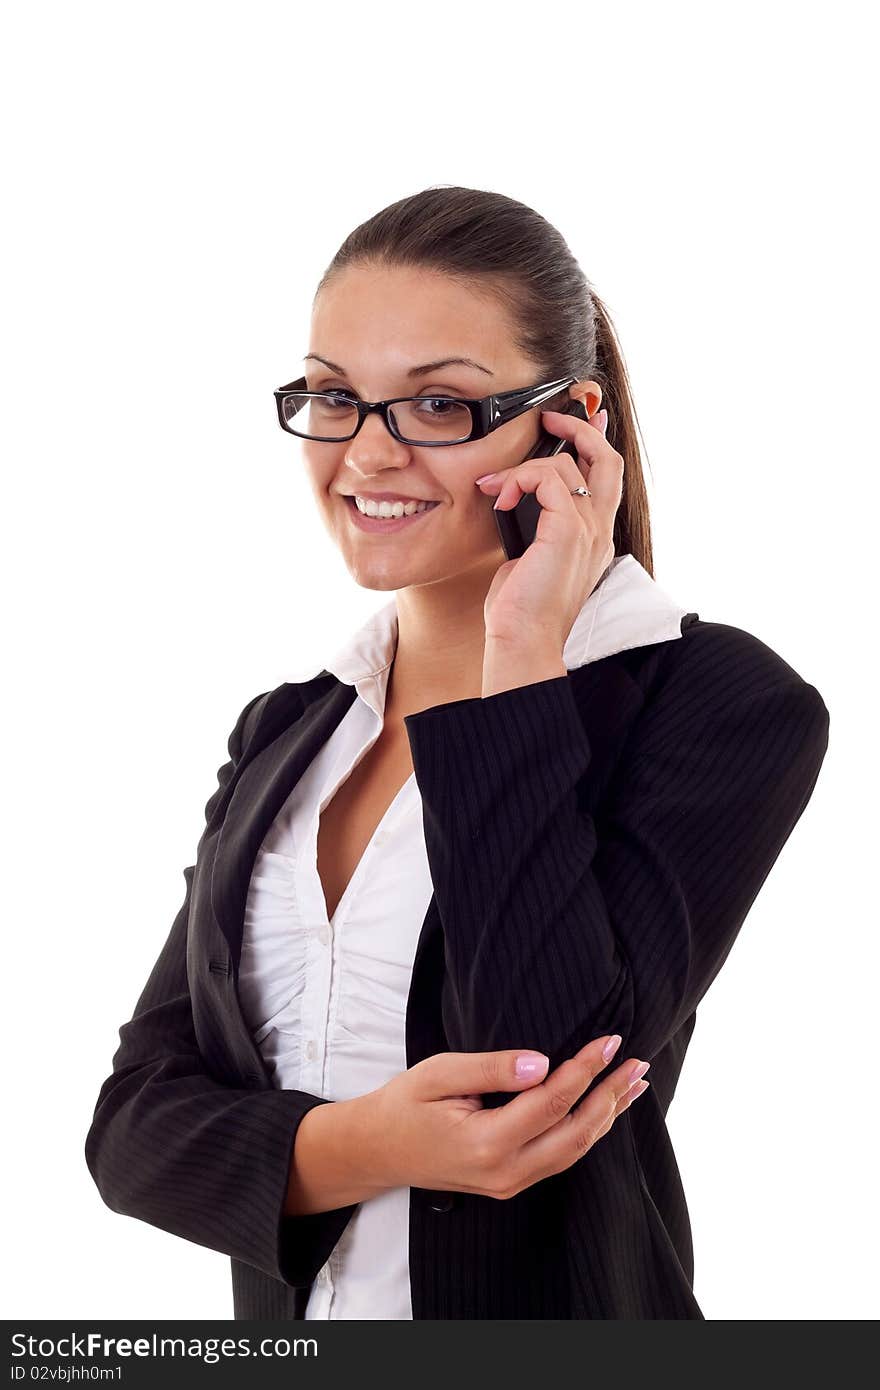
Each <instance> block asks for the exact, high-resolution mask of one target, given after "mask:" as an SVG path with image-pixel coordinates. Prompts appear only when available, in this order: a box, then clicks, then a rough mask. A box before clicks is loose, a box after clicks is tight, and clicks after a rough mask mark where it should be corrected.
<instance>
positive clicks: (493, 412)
mask: <svg viewBox="0 0 880 1390" xmlns="http://www.w3.org/2000/svg"><path fill="white" fill-rule="evenodd" d="M577 379H578V378H577V377H576V376H565V377H560V378H559V379H558V380H557V381H548V382H543V383H541V384H540V385H538V386H522V387H519V388H517V390H515V391H501V392H497V393H496V394H495V395H493V396H482V397H480V398H479V399H470V398H467V397H464V396H440V395H427V396H394V397H393V398H392V399H391V400H388V401H362V400H361V399H360V398H359V397H358V396H356V395H355V394H354V392H353V391H352V392H351V393H350V394H349V393H346V392H340V391H338V390H336V391H332V392H331V391H309V389H308V387H307V386H306V378H305V377H304V376H301V377H300V378H299V380H298V381H290V382H288V384H287V385H286V386H280V387H279V388H278V390H277V391H276V392H275V393H274V394H275V404H276V407H277V409H278V423H279V424H280V426H281V428H282V429H283V430H284V431H285V433H286V434H292V435H293V436H294V437H295V438H296V439H313V440H315V441H316V443H319V444H346V443H348V441H349V440H350V439H354V437H355V435H356V434H357V432H358V430H359V429H360V428H361V425H362V424H363V423H364V421H365V420H366V418H367V416H368V415H370V414H371V413H372V412H373V411H379V412H380V413H381V414H382V415H383V416H384V418H385V426H386V428H387V429H388V431H389V433H390V434H391V435H392V436H393V437H394V438H395V439H396V440H398V441H399V442H400V443H401V444H412V445H413V447H414V448H418V449H449V448H454V446H455V445H456V444H470V443H471V441H472V440H474V439H485V438H486V435H487V434H491V433H492V432H493V430H497V429H500V428H501V426H502V425H506V424H507V423H508V421H509V420H515V419H516V417H517V416H518V415H523V414H524V413H525V412H526V411H527V410H531V409H532V408H533V407H534V406H536V405H541V404H543V403H544V402H545V401H548V400H552V398H553V397H554V396H558V395H559V394H560V392H561V391H564V390H565V388H566V387H567V386H571V385H573V384H574V382H576V381H577ZM294 394H295V395H307V396H330V395H334V396H336V397H337V398H338V397H339V396H340V395H342V396H343V397H344V398H345V399H347V400H350V401H351V404H352V405H353V406H355V407H356V408H357V412H358V422H357V424H356V425H355V427H354V429H353V430H352V432H351V434H347V435H344V436H343V437H342V438H341V439H339V438H337V437H336V436H335V435H334V436H329V435H316V434H298V433H297V431H296V430H292V429H291V428H290V426H289V425H288V424H286V423H285V421H284V413H283V403H284V401H285V400H286V399H287V397H288V396H291V395H294ZM418 400H424V401H456V402H457V403H458V404H459V405H466V406H469V407H470V412H471V419H472V421H473V422H474V424H473V428H472V430H471V432H470V434H468V435H466V436H465V437H464V438H462V439H433V440H421V439H406V438H405V437H404V436H403V435H402V434H400V433H399V432H398V430H397V429H396V428H395V426H394V423H393V421H392V419H391V414H390V407H391V406H392V405H399V404H400V402H401V401H418ZM296 413H297V412H296V411H294V414H296Z"/></svg>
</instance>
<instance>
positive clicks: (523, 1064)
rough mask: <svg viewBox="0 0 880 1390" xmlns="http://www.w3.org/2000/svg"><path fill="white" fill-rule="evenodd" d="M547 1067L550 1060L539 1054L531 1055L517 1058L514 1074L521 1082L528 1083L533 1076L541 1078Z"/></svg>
mask: <svg viewBox="0 0 880 1390" xmlns="http://www.w3.org/2000/svg"><path fill="white" fill-rule="evenodd" d="M549 1065H550V1058H549V1057H543V1056H541V1055H540V1054H533V1055H532V1056H531V1057H529V1056H526V1057H517V1059H516V1074H517V1076H518V1077H519V1078H520V1080H521V1081H528V1080H531V1078H532V1077H533V1076H543V1075H544V1072H545V1071H546V1070H547V1068H548V1066H549Z"/></svg>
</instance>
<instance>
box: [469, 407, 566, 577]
mask: <svg viewBox="0 0 880 1390" xmlns="http://www.w3.org/2000/svg"><path fill="white" fill-rule="evenodd" d="M559 413H560V414H561V415H576V416H577V418H578V419H579V420H588V419H589V416H588V415H587V412H586V408H585V407H584V404H583V401H579V400H572V399H570V400H569V401H567V402H566V404H565V405H564V406H563V408H562V410H561V411H560V412H559ZM561 453H566V454H571V456H572V458H573V459H577V456H578V451H577V445H576V444H575V443H574V442H573V441H572V440H571V439H560V437H559V435H558V434H550V433H549V431H548V430H543V429H542V430H541V436H540V438H539V439H538V442H537V444H536V445H535V446H534V448H533V449H532V450H530V452H529V453H528V454H526V458H525V459H523V463H525V461H526V459H533V458H553V457H554V455H556V454H561ZM492 515H493V516H494V517H495V525H496V526H497V528H498V534H499V536H500V537H501V544H502V545H503V547H504V553H505V555H506V556H507V558H508V560H518V559H519V557H520V555H522V554H523V553H524V552H525V550H527V549H528V547H529V546H530V545H531V543H532V541H533V540H534V539H535V535H536V533H537V530H538V518H539V517H540V515H541V504H540V502H539V501H538V499H537V498H536V496H535V494H534V493H533V492H527V493H526V494H525V495H524V496H523V497H521V498H520V500H519V501H518V502H517V504H516V506H515V507H509V508H507V509H506V510H501V511H497V512H496V511H495V510H494V509H493V512H492Z"/></svg>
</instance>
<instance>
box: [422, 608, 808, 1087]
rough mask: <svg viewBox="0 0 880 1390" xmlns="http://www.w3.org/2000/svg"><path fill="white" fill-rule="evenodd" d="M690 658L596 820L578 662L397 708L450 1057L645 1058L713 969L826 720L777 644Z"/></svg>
mask: <svg viewBox="0 0 880 1390" xmlns="http://www.w3.org/2000/svg"><path fill="white" fill-rule="evenodd" d="M736 631H738V630H736ZM681 640H684V639H681ZM750 641H751V642H754V643H755V645H756V648H759V649H760V652H762V653H764V654H766V653H768V652H769V651H770V649H769V648H767V647H766V646H764V644H763V643H758V642H757V639H752V638H750ZM690 650H691V651H692V652H693V653H694V655H693V656H685V657H684V659H682V660H677V661H675V662H673V663H672V668H673V674H672V675H671V676H670V677H669V678H668V679H666V680H665V682H664V683H663V689H662V691H661V692H660V693H659V694H658V695H657V696H656V698H653V699H651V698H649V699H648V700H647V701H646V703H645V704H644V706H643V708H642V709H641V711H640V712H639V714H638V716H637V717H636V719H635V721H634V724H633V727H632V729H631V730H629V731H628V734H627V738H626V741H625V743H624V746H623V752H622V754H621V756H620V759H619V761H618V763H617V765H616V767H615V770H614V773H613V774H612V777H611V779H610V781H609V783H608V786H607V788H606V789H605V791H604V793H603V795H602V796H601V797H599V798H598V799H596V798H594V800H595V801H596V810H595V813H594V814H589V813H588V812H587V810H586V809H584V807H585V805H587V804H590V802H591V798H590V797H589V796H585V795H584V789H585V788H586V787H587V785H588V781H589V778H590V776H591V758H592V750H591V742H590V710H589V706H588V702H587V706H586V707H585V708H583V709H582V708H581V707H580V706H579V704H578V701H577V698H576V695H575V687H576V681H575V676H576V673H575V676H572V675H570V674H569V675H564V676H559V677H553V678H551V679H548V680H543V681H538V682H536V683H533V684H530V685H524V686H519V687H516V688H514V689H511V690H505V691H500V692H498V693H496V694H494V695H491V696H488V697H486V698H483V699H480V698H473V699H464V700H457V701H452V702H451V703H449V704H443V705H436V706H433V707H431V708H430V709H426V710H422V711H420V712H418V713H417V714H414V715H409V716H407V717H406V719H405V724H406V727H407V730H408V734H409V740H410V748H411V752H412V756H413V767H414V771H415V775H416V781H417V784H418V787H419V790H420V792H421V796H422V807H423V823H424V830H425V840H426V851H427V855H428V859H429V863H430V868H431V874H432V879H433V882H434V887H435V896H436V902H437V908H438V911H439V915H440V919H441V922H442V927H443V933H444V938H445V941H444V950H445V964H446V971H445V976H444V982H443V992H442V1016H443V1025H444V1031H445V1035H446V1037H447V1039H448V1042H449V1047H450V1049H451V1050H455V1051H464V1052H472V1051H490V1050H495V1049H502V1048H505V1049H506V1048H516V1047H528V1048H534V1049H535V1050H538V1051H541V1052H544V1053H545V1054H546V1055H547V1056H549V1058H550V1068H551V1070H552V1069H554V1068H555V1067H557V1066H558V1065H560V1063H561V1062H563V1061H565V1060H566V1059H567V1058H568V1057H570V1056H572V1055H573V1054H574V1053H575V1052H577V1051H578V1049H579V1048H581V1047H583V1046H584V1045H585V1044H586V1043H588V1042H589V1041H591V1040H592V1039H594V1038H598V1037H601V1036H603V1035H605V1034H610V1033H619V1034H620V1035H621V1037H622V1040H623V1041H622V1043H621V1047H620V1049H619V1051H618V1054H617V1055H618V1057H620V1058H624V1057H628V1056H637V1057H640V1058H643V1059H645V1060H651V1059H652V1058H653V1057H654V1056H655V1055H656V1054H657V1053H658V1052H659V1051H660V1050H661V1049H662V1048H663V1047H664V1045H665V1044H666V1043H667V1042H668V1040H669V1039H670V1038H671V1037H672V1036H673V1035H674V1034H675V1032H676V1031H677V1030H678V1028H679V1027H680V1025H681V1024H682V1023H683V1022H684V1021H685V1020H686V1019H687V1018H688V1017H689V1016H690V1015H691V1013H692V1012H693V1011H694V1010H695V1009H696V1007H697V1004H698V1003H699V1001H700V1000H701V999H702V997H703V995H704V994H705V993H706V990H707V989H708V988H709V985H710V984H711V982H712V980H713V979H714V977H715V975H716V974H717V972H718V970H719V969H720V968H721V965H722V963H723V962H724V959H725V957H726V956H727V954H728V952H729V951H730V948H731V946H732V944H733V941H734V939H735V937H736V935H737V933H738V931H739V928H740V927H741V925H742V923H743V920H744V918H745V916H746V914H747V912H748V910H749V908H750V906H751V904H752V902H753V901H754V899H755V897H756V895H757V893H758V890H759V889H760V887H761V885H762V883H763V882H764V880H765V878H766V877H767V875H768V873H769V872H770V869H771V867H772V866H773V864H774V862H775V860H776V858H777V856H778V855H779V852H780V850H781V849H782V846H783V845H784V844H785V841H786V839H787V838H788V836H789V835H790V833H791V831H792V829H793V827H794V825H795V823H796V822H797V820H798V818H799V817H800V815H801V813H802V811H803V810H804V807H805V806H806V804H807V802H808V800H809V798H810V795H811V793H812V790H813V786H814V784H815V782H816V779H817V776H818V773H819V768H820V766H821V763H822V760H823V757H824V754H825V750H826V746H827V742H828V729H829V717H828V711H827V709H826V707H825V704H824V702H823V700H822V698H821V696H820V694H819V692H818V691H817V690H816V689H815V687H814V686H812V685H809V684H807V683H806V682H805V681H803V680H802V679H801V678H800V676H798V675H797V673H796V672H794V671H793V669H792V668H791V667H790V666H788V665H787V663H785V662H783V661H781V659H779V658H777V657H776V656H775V653H772V654H771V655H772V657H773V658H774V660H773V661H772V662H771V663H770V664H769V668H768V663H767V661H766V659H765V658H762V657H761V656H760V655H759V656H758V658H757V659H756V660H754V662H753V664H752V667H751V668H750V667H749V663H748V661H747V660H746V661H745V664H744V665H743V666H738V667H737V669H736V670H735V671H731V670H730V669H729V667H728V666H726V665H725V664H724V663H721V662H718V661H712V660H707V659H706V649H705V647H704V648H702V649H700V648H691V649H690ZM749 650H750V649H749ZM677 655H678V654H677ZM780 671H781V672H783V673H787V674H782V675H780V674H779V672H780ZM770 673H772V678H771V679H770V681H769V683H768V682H767V676H768V674H770Z"/></svg>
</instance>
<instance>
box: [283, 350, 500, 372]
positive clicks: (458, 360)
mask: <svg viewBox="0 0 880 1390" xmlns="http://www.w3.org/2000/svg"><path fill="white" fill-rule="evenodd" d="M302 360H303V362H308V361H310V360H311V361H314V362H323V364H324V366H325V367H329V368H330V370H331V372H338V373H339V375H340V376H348V372H347V371H346V370H345V368H344V367H340V366H339V365H338V364H337V363H336V362H328V361H327V358H326V357H321V356H320V355H319V354H318V353H317V352H307V353H306V354H305V356H304V357H303V359H302ZM440 367H476V369H477V371H478V372H485V373H486V375H487V376H494V375H495V373H494V372H492V371H490V370H489V368H488V367H484V366H483V365H482V363H481V362H475V361H474V360H473V358H471V357H438V359H437V361H436V362H424V363H422V365H421V366H420V367H410V369H409V371H408V372H407V376H408V377H410V378H412V377H417V376H424V375H425V374H426V373H427V372H435V371H437V370H438V369H439V368H440Z"/></svg>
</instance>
